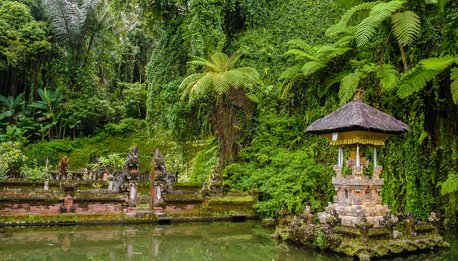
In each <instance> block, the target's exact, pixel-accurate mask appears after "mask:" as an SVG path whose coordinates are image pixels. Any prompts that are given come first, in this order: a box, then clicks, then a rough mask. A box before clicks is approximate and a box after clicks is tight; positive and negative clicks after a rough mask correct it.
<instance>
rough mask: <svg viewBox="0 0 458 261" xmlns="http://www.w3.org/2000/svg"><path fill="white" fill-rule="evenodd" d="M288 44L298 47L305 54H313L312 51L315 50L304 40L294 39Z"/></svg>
mask: <svg viewBox="0 0 458 261" xmlns="http://www.w3.org/2000/svg"><path fill="white" fill-rule="evenodd" d="M286 44H288V45H294V46H297V47H299V48H300V49H302V50H303V51H305V52H311V50H313V48H312V46H311V45H310V44H308V43H307V42H306V41H304V40H302V39H293V40H290V41H288V42H287V43H286Z"/></svg>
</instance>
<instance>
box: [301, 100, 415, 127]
mask: <svg viewBox="0 0 458 261" xmlns="http://www.w3.org/2000/svg"><path fill="white" fill-rule="evenodd" d="M356 130H359V131H369V132H378V133H389V134H397V133H402V132H407V131H409V126H407V124H405V123H404V122H402V121H400V120H397V119H395V118H394V117H392V116H390V115H388V114H386V113H384V112H382V111H379V110H377V109H375V108H374V107H371V106H369V105H367V104H365V103H363V102H361V101H359V100H354V101H351V102H349V103H347V104H345V105H344V106H342V107H340V108H338V109H337V110H335V111H333V112H332V113H330V114H328V115H327V116H325V117H323V118H321V119H318V120H316V121H314V122H313V123H312V124H310V125H309V126H308V127H307V129H306V130H305V131H306V132H308V133H315V134H325V133H333V132H344V131H356Z"/></svg>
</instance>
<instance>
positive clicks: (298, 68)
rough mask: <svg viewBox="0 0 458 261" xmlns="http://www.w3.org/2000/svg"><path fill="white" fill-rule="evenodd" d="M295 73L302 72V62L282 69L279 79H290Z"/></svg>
mask: <svg viewBox="0 0 458 261" xmlns="http://www.w3.org/2000/svg"><path fill="white" fill-rule="evenodd" d="M296 74H302V64H296V65H294V66H291V67H289V68H288V69H287V70H286V71H284V72H283V73H282V74H281V75H280V77H279V78H278V79H279V80H284V79H290V78H293V77H294V76H295V75H296Z"/></svg>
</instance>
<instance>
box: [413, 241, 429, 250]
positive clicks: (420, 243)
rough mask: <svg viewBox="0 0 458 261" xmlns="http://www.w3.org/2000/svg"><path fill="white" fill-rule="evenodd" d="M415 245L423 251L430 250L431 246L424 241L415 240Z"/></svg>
mask: <svg viewBox="0 0 458 261" xmlns="http://www.w3.org/2000/svg"><path fill="white" fill-rule="evenodd" d="M414 244H415V245H416V246H417V247H418V249H421V250H423V249H427V248H429V245H428V244H427V243H426V242H425V240H423V239H418V240H415V241H414Z"/></svg>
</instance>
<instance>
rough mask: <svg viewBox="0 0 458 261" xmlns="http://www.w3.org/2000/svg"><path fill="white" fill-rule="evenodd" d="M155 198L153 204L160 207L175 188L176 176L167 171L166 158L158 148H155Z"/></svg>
mask: <svg viewBox="0 0 458 261" xmlns="http://www.w3.org/2000/svg"><path fill="white" fill-rule="evenodd" d="M153 166H154V200H153V206H154V207H159V206H160V205H162V204H163V203H164V197H165V195H166V194H167V193H170V192H172V190H173V185H172V183H173V180H174V176H173V175H172V174H170V173H168V172H167V169H166V167H165V164H164V158H163V157H162V154H161V152H160V151H159V149H158V148H156V149H154V155H153Z"/></svg>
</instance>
